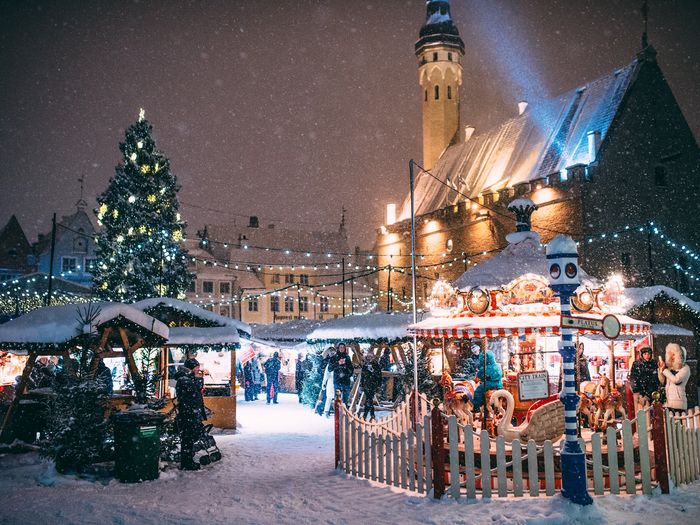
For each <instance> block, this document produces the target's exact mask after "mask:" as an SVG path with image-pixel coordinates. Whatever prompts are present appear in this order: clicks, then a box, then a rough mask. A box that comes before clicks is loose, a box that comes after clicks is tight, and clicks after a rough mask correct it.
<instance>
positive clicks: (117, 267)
mask: <svg viewBox="0 0 700 525" xmlns="http://www.w3.org/2000/svg"><path fill="white" fill-rule="evenodd" d="M151 131H152V126H151V124H150V123H149V122H148V121H147V120H146V119H145V118H144V117H143V110H142V111H141V114H140V116H139V120H138V121H137V122H136V123H135V124H133V125H132V126H131V127H129V129H127V130H126V140H125V142H123V143H121V144H120V145H119V149H120V150H121V152H122V155H123V158H122V162H121V163H119V165H118V166H117V167H116V170H115V171H116V173H115V176H114V177H112V178H111V179H110V181H109V185H108V186H107V189H106V190H105V191H104V193H102V195H100V196H99V197H98V198H97V202H98V209H97V210H95V213H96V215H97V219H98V223H99V224H100V225H101V226H102V230H101V231H100V232H99V234H98V235H97V237H96V244H97V258H98V261H97V264H96V265H95V270H94V273H93V289H94V292H95V295H96V296H97V297H98V298H100V299H105V300H116V301H123V302H134V301H139V300H141V299H146V298H149V297H176V298H179V299H184V297H185V291H186V290H187V288H188V286H189V284H190V283H191V281H192V279H193V275H192V274H190V273H189V272H188V271H187V262H186V255H187V252H186V251H185V250H184V249H183V247H182V246H181V243H182V240H183V234H184V229H185V223H184V222H183V221H182V220H181V218H180V214H179V213H178V207H179V204H178V201H177V192H178V191H179V189H180V187H179V186H178V184H177V180H176V178H175V176H174V175H173V174H172V173H171V172H170V163H169V161H168V159H167V158H166V157H165V156H164V155H163V154H162V153H160V152H159V151H158V150H157V149H156V144H155V141H154V139H153V137H152V136H151Z"/></svg>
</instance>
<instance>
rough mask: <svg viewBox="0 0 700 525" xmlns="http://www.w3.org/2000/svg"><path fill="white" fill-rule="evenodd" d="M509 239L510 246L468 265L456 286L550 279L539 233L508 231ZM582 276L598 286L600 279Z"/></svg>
mask: <svg viewBox="0 0 700 525" xmlns="http://www.w3.org/2000/svg"><path fill="white" fill-rule="evenodd" d="M507 239H508V241H509V244H508V246H506V247H505V248H504V249H503V250H502V251H501V252H499V253H497V254H496V255H494V256H493V257H491V258H490V259H488V260H486V261H484V262H482V263H479V264H477V265H476V266H472V267H471V268H469V269H468V270H467V271H466V272H464V273H463V274H462V275H460V276H459V277H458V278H457V280H456V281H455V286H456V287H457V288H459V289H460V290H467V289H469V288H472V287H474V286H479V287H483V288H500V287H502V286H505V285H507V284H508V283H510V282H512V281H513V280H514V279H516V278H518V277H520V276H522V275H525V274H537V275H541V276H543V277H544V278H547V276H548V275H549V270H548V264H547V259H546V257H545V250H544V247H543V246H542V245H541V244H540V236H539V234H537V233H536V232H515V233H511V234H508V236H507ZM579 275H580V277H581V284H583V285H589V286H594V287H595V286H598V283H597V281H596V280H595V279H594V278H593V277H591V276H589V275H588V274H586V272H584V271H583V270H582V269H581V270H580V273H579Z"/></svg>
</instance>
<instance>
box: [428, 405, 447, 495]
mask: <svg viewBox="0 0 700 525" xmlns="http://www.w3.org/2000/svg"><path fill="white" fill-rule="evenodd" d="M439 406H440V400H439V399H433V410H432V413H431V419H430V423H431V427H432V435H433V446H432V454H431V455H432V460H433V498H435V499H440V498H442V495H443V494H444V493H445V437H444V429H443V426H442V414H441V413H440V408H439Z"/></svg>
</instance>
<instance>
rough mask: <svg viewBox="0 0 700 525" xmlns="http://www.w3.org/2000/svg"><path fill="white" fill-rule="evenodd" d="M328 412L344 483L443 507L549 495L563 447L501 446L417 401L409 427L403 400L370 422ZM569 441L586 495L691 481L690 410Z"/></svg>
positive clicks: (697, 433)
mask: <svg viewBox="0 0 700 525" xmlns="http://www.w3.org/2000/svg"><path fill="white" fill-rule="evenodd" d="M338 407H339V408H338V410H337V411H336V412H337V414H338V415H337V418H336V467H337V468H339V469H341V470H343V471H345V472H346V473H348V474H350V475H352V476H356V477H359V478H365V479H371V480H373V481H376V482H379V483H384V484H386V485H390V486H396V487H400V488H404V489H408V490H411V491H415V492H418V493H420V494H432V495H433V496H434V497H436V498H440V497H441V496H442V495H443V494H447V495H448V496H450V497H452V498H453V499H460V498H462V497H466V498H467V499H476V498H477V497H478V496H480V497H481V498H487V499H488V498H493V497H499V498H503V497H522V496H530V497H537V496H552V495H554V494H555V493H556V491H557V490H559V489H560V487H561V478H560V454H561V449H560V447H561V446H563V443H564V442H563V440H562V441H560V442H557V443H553V442H552V441H549V440H548V441H545V442H543V443H540V444H538V443H536V442H535V441H533V440H530V441H528V442H521V441H520V440H517V439H516V440H513V441H512V442H510V443H507V442H506V441H505V440H504V438H503V437H500V436H499V437H496V438H492V437H490V436H489V435H488V432H487V431H486V430H482V431H480V432H479V431H476V430H475V429H474V428H473V427H472V426H471V425H461V424H460V423H459V422H458V421H457V419H456V417H455V416H445V415H444V414H443V413H442V412H441V411H440V410H439V408H437V407H435V408H433V409H432V412H431V413H428V410H427V408H428V403H427V399H425V398H424V397H422V399H421V400H420V403H419V413H418V417H417V419H416V423H415V425H414V424H413V422H412V419H411V411H412V408H411V406H410V403H406V402H403V403H401V405H399V407H397V409H396V410H395V411H394V413H393V414H392V415H391V416H389V417H387V418H384V419H382V420H379V421H372V422H369V421H366V420H364V419H362V418H360V417H358V416H356V415H354V414H352V413H351V412H350V411H348V410H347V408H346V407H345V406H343V405H342V404H341V403H339V402H338ZM667 436H668V439H667ZM579 441H580V444H581V447H582V449H583V450H585V451H586V476H587V478H588V486H589V490H590V491H591V492H592V493H593V494H595V495H603V494H606V493H609V494H620V493H626V494H640V493H641V494H646V495H650V494H651V493H652V489H653V487H654V486H655V485H656V484H659V485H660V486H661V489H662V492H664V493H666V492H668V474H669V473H670V475H671V479H672V480H673V482H674V483H675V484H676V485H678V484H681V483H689V482H692V481H694V480H697V479H699V478H700V409H698V408H696V409H694V410H693V411H689V412H687V413H684V414H681V415H677V416H672V415H670V414H669V413H668V411H664V410H663V409H662V408H661V407H660V405H659V406H657V407H655V408H654V409H653V410H650V409H646V410H640V411H639V412H638V413H637V417H636V418H635V419H633V420H623V421H622V423H621V424H620V425H618V427H617V428H614V427H609V428H608V429H607V430H606V432H605V433H593V434H592V435H591V437H590V440H589V441H584V440H583V439H580V440H579ZM482 443H483V444H484V446H482ZM667 443H668V446H667ZM667 458H668V460H667ZM667 464H668V469H667Z"/></svg>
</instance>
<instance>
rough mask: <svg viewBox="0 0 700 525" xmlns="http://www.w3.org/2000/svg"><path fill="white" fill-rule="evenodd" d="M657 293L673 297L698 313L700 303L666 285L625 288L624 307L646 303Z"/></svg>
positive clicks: (633, 306)
mask: <svg viewBox="0 0 700 525" xmlns="http://www.w3.org/2000/svg"><path fill="white" fill-rule="evenodd" d="M659 295H666V296H668V297H670V298H671V299H675V300H676V301H678V302H679V303H680V304H682V305H685V306H688V307H689V308H692V309H693V310H695V311H696V312H699V313H700V303H698V302H696V301H693V300H692V299H689V298H688V297H686V296H685V295H683V294H682V293H680V292H678V291H676V290H674V289H673V288H669V287H668V286H647V287H645V288H626V289H625V305H624V306H625V308H626V309H627V311H630V310H632V309H634V308H637V307H638V306H641V305H643V304H645V303H648V302H649V301H651V300H652V299H654V298H655V297H657V296H659Z"/></svg>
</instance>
